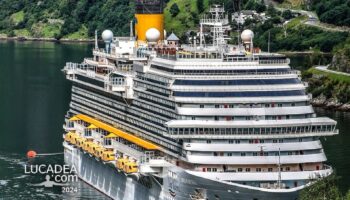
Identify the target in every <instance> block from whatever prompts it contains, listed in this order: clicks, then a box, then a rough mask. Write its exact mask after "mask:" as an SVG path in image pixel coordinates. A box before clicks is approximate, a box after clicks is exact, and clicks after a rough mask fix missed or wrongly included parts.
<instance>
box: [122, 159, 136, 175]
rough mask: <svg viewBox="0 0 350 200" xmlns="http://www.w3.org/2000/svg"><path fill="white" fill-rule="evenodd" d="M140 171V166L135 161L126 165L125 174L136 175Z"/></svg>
mask: <svg viewBox="0 0 350 200" xmlns="http://www.w3.org/2000/svg"><path fill="white" fill-rule="evenodd" d="M137 171H138V166H137V164H136V162H134V161H128V162H126V163H125V165H124V172H125V173H128V174H129V173H136V172H137Z"/></svg>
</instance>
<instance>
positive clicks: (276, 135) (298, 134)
mask: <svg viewBox="0 0 350 200" xmlns="http://www.w3.org/2000/svg"><path fill="white" fill-rule="evenodd" d="M337 134H339V130H338V129H336V130H331V131H312V132H290V133H269V134H257V133H248V132H241V133H236V134H169V133H165V134H164V135H165V136H167V137H170V138H206V139H229V138H245V139H247V138H248V139H249V138H250V139H256V138H263V137H264V138H265V137H266V138H281V137H291V136H292V137H310V136H320V135H322V136H331V135H337Z"/></svg>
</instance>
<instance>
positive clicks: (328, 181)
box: [300, 174, 341, 200]
mask: <svg viewBox="0 0 350 200" xmlns="http://www.w3.org/2000/svg"><path fill="white" fill-rule="evenodd" d="M338 179H339V178H338V177H337V176H335V175H334V174H332V175H330V176H328V177H323V178H321V179H320V180H318V181H317V182H315V183H313V184H312V185H311V186H309V187H306V188H305V189H304V190H303V191H301V193H300V200H310V199H313V200H324V199H327V200H340V199H341V193H340V191H339V189H338V187H337V180H338Z"/></svg>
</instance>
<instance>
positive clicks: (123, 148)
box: [112, 140, 143, 160]
mask: <svg viewBox="0 0 350 200" xmlns="http://www.w3.org/2000/svg"><path fill="white" fill-rule="evenodd" d="M112 146H113V148H114V149H115V150H117V151H119V152H121V153H125V154H127V155H129V156H131V157H133V158H136V159H137V160H140V159H141V157H142V156H143V152H142V151H139V150H137V149H134V148H132V147H131V146H129V145H125V144H123V143H121V142H117V141H114V140H113V141H112Z"/></svg>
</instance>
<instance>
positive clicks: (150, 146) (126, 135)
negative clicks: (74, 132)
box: [75, 114, 160, 150]
mask: <svg viewBox="0 0 350 200" xmlns="http://www.w3.org/2000/svg"><path fill="white" fill-rule="evenodd" d="M75 117H77V118H79V119H80V120H83V121H85V122H87V123H90V124H93V125H94V126H96V127H98V128H100V129H103V130H105V131H108V132H110V133H112V134H114V135H116V136H117V137H121V138H124V139H125V140H128V141H129V142H132V143H134V144H136V145H138V146H141V147H143V148H145V149H147V150H157V149H160V147H159V146H157V145H155V144H153V143H151V142H148V141H146V140H143V139H141V138H139V137H136V136H134V135H132V134H129V133H126V132H124V131H122V130H120V129H117V128H114V127H113V126H111V125H108V124H106V123H103V122H101V121H98V120H97V119H94V118H91V117H89V116H86V115H83V114H78V115H76V116H75ZM108 136H109V135H108Z"/></svg>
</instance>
